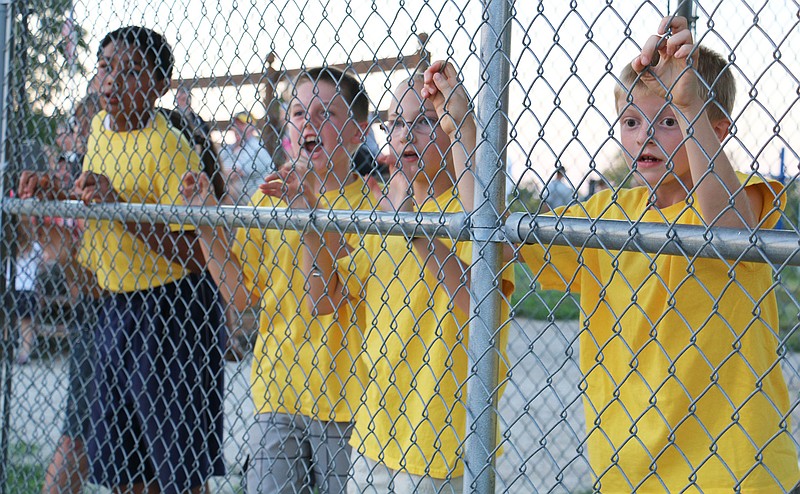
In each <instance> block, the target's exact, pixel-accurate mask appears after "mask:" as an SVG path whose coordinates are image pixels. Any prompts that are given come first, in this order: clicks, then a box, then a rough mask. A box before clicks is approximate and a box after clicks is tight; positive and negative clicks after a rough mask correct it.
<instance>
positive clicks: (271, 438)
mask: <svg viewBox="0 0 800 494" xmlns="http://www.w3.org/2000/svg"><path fill="white" fill-rule="evenodd" d="M352 427H353V426H352V424H351V423H350V422H321V421H319V420H315V419H313V418H311V417H306V416H305V415H299V414H298V415H289V414H284V413H263V414H258V415H256V416H255V424H254V426H253V427H252V428H251V429H250V431H249V438H248V441H247V442H248V446H249V448H250V460H249V462H248V466H247V472H246V479H245V486H246V489H245V491H246V492H247V493H248V494H268V493H269V494H284V493H287V494H288V493H291V494H295V493H303V494H310V493H312V492H318V493H319V494H327V493H331V494H333V493H340V492H344V491H345V486H346V485H347V478H348V472H349V470H350V446H349V444H348V442H349V440H350V433H351V432H352ZM315 489H316V490H315Z"/></svg>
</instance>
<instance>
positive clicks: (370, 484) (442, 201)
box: [263, 62, 513, 494]
mask: <svg viewBox="0 0 800 494" xmlns="http://www.w3.org/2000/svg"><path fill="white" fill-rule="evenodd" d="M434 65H435V67H436V70H442V69H443V68H444V70H446V71H447V73H448V75H449V76H450V77H451V78H453V80H455V77H456V74H455V70H454V69H453V67H451V66H449V65H448V66H447V67H446V68H445V67H444V64H442V63H441V62H437V63H436V64H434ZM422 88H423V80H422V78H421V77H415V78H412V79H410V80H408V81H406V82H403V83H401V84H399V86H398V88H397V89H396V91H395V101H396V104H395V105H394V106H393V107H392V108H391V110H390V114H389V121H388V122H386V124H385V126H386V128H385V130H386V132H387V133H388V134H389V147H390V149H391V161H393V162H394V165H393V166H392V176H391V178H390V183H389V188H388V189H389V190H388V201H386V202H388V203H389V204H391V208H392V209H393V210H396V211H419V212H429V213H436V212H456V211H459V210H461V206H460V203H459V198H458V196H457V194H456V188H455V182H454V178H455V177H454V175H453V171H454V166H453V162H454V161H463V160H466V159H467V155H466V152H465V151H466V149H465V148H464V147H463V146H461V144H460V143H458V142H457V141H456V139H455V137H456V135H457V132H459V131H460V132H462V133H469V132H472V133H473V136H474V123H473V122H472V121H471V120H468V119H466V118H464V114H462V115H461V116H460V117H459V116H458V115H452V116H444V115H440V114H438V113H437V109H436V107H434V105H433V103H432V102H431V101H428V100H426V99H425V98H424V97H423V96H422V94H421V93H422ZM457 98H458V100H459V101H460V102H463V103H464V104H463V106H462V107H460V108H461V109H462V110H463V111H464V112H466V109H467V107H468V103H469V101H468V100H467V98H466V94H464V93H463V91H462V92H458V93H457V94H456V95H455V96H453V101H455V100H456V99H457ZM453 112H454V113H456V112H457V110H453ZM457 125H461V127H460V128H459V129H457ZM472 140H473V141H474V137H473V139H472ZM462 167H463V165H462ZM286 186H289V187H296V186H297V184H296V183H294V181H287V182H286V183H280V182H277V181H273V182H272V183H269V184H267V185H265V187H264V189H263V190H265V192H267V193H275V194H277V193H279V192H278V191H279V189H280V187H286ZM273 191H274V192H273ZM306 195H307V202H308V203H309V204H313V203H314V201H315V197H314V195H313V194H310V193H308V194H306ZM321 241H322V238H321V237H320V236H319V235H316V234H314V233H313V232H307V233H306V235H305V236H304V243H305V244H306V246H307V248H308V254H307V255H306V257H305V259H304V266H305V269H306V272H307V274H308V277H309V278H308V279H309V293H310V295H311V297H310V298H309V299H308V304H309V305H311V306H312V307H313V308H314V310H316V311H318V312H319V313H321V314H324V313H328V312H332V311H334V312H335V311H341V310H343V309H344V308H346V307H349V306H350V305H351V304H355V305H357V306H365V307H366V310H367V324H366V326H365V327H364V328H363V330H364V338H365V342H364V353H363V354H362V359H363V361H364V365H365V366H366V367H367V368H368V369H369V375H368V381H365V386H366V392H365V394H364V397H363V404H362V407H361V409H360V410H359V411H358V414H357V417H356V424H355V430H354V433H353V437H352V440H351V444H352V445H353V448H354V450H353V478H352V480H351V483H350V484H349V485H348V492H350V493H358V494H367V493H371V494H377V493H385V492H422V493H427V492H431V493H432V492H442V493H457V492H461V491H462V488H463V485H462V475H463V468H464V465H463V463H462V462H461V461H460V454H461V451H460V447H461V446H460V445H461V443H462V442H463V440H464V437H465V420H466V418H465V415H466V411H465V407H464V396H463V394H464V383H465V381H466V378H467V375H468V370H467V355H466V346H467V328H466V321H467V310H468V307H469V297H468V292H467V290H466V286H465V285H464V283H463V279H464V278H463V276H464V270H465V263H464V262H463V261H464V260H465V261H466V262H467V263H468V262H470V253H469V244H467V243H464V244H459V245H458V246H455V247H454V246H453V243H452V242H451V241H448V240H446V239H437V238H432V239H431V238H424V237H423V238H415V239H411V238H408V237H406V236H404V235H387V236H383V235H367V236H365V237H364V238H363V241H362V244H361V245H360V246H359V247H358V248H355V249H347V250H348V255H346V256H342V254H344V253H343V252H342V246H343V245H344V244H343V242H342V241H341V239H338V238H337V235H336V234H326V235H325V238H324V243H321ZM337 257H338V258H339V259H336V258H337ZM498 284H499V285H502V290H503V292H504V293H505V294H506V295H508V294H509V293H510V292H511V291H512V290H513V282H512V281H511V279H510V278H509V277H506V279H504V280H502V281H498ZM498 338H499V339H500V343H499V344H500V346H501V348H505V344H506V338H507V334H506V333H501V334H499V335H498Z"/></svg>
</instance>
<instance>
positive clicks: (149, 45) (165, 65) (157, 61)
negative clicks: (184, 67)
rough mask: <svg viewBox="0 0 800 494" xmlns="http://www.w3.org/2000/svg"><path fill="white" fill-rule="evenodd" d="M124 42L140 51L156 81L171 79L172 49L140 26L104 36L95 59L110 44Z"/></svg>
mask: <svg viewBox="0 0 800 494" xmlns="http://www.w3.org/2000/svg"><path fill="white" fill-rule="evenodd" d="M118 41H124V42H126V43H129V44H131V45H133V46H135V47H137V48H139V49H140V50H142V54H143V55H144V57H145V58H146V59H147V60H148V61H149V62H150V63H152V64H153V67H154V68H155V69H156V70H155V77H156V79H158V80H164V79H171V78H172V69H173V68H174V67H175V56H174V55H173V54H172V47H171V46H170V44H169V43H168V42H167V40H166V39H165V38H164V36H162V35H161V34H159V33H157V32H155V31H153V30H152V29H149V28H146V27H141V26H125V27H121V28H119V29H117V30H115V31H111V32H110V33H108V34H106V35H105V37H104V38H103V40H102V41H101V42H100V48H98V50H97V57H98V58H100V56H101V55H102V54H103V49H104V48H105V47H106V46H108V45H109V44H111V43H115V42H118Z"/></svg>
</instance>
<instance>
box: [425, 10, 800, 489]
mask: <svg viewBox="0 0 800 494" xmlns="http://www.w3.org/2000/svg"><path fill="white" fill-rule="evenodd" d="M668 33H669V34H668ZM656 54H657V55H658V57H656ZM654 59H655V60H654ZM651 63H652V64H653V65H652V66H651ZM426 78H427V81H428V86H427V87H428V88H429V91H430V92H431V93H437V92H439V93H442V94H443V95H447V94H448V92H449V91H450V87H449V86H448V85H447V83H446V81H445V80H444V79H442V78H441V77H440V76H438V75H436V74H433V73H431V74H426ZM621 83H622V84H623V85H624V86H625V87H624V88H622V89H620V90H617V91H616V94H615V96H616V100H617V108H618V110H619V112H620V117H619V121H620V127H621V129H620V140H621V143H622V145H623V147H624V148H625V152H626V156H627V158H628V161H629V165H630V166H631V167H632V169H633V170H634V171H635V174H636V176H637V177H638V178H639V179H641V181H643V182H644V183H645V184H646V185H645V186H644V187H639V188H634V189H630V190H619V191H605V192H602V193H599V194H597V195H595V196H593V197H592V198H591V199H589V200H588V201H587V202H585V203H583V204H581V205H578V206H574V207H571V208H569V209H566V210H564V209H560V210H556V214H557V215H566V216H575V217H583V218H587V219H589V218H591V219H595V218H602V219H612V220H624V221H633V222H656V223H669V224H689V225H707V226H713V227H717V226H725V227H735V228H745V229H754V228H771V227H772V226H773V225H774V224H775V221H776V220H777V215H772V214H770V213H771V212H772V209H773V199H774V197H775V195H776V194H777V193H778V192H779V189H780V185H779V184H775V183H765V182H762V181H761V180H759V179H757V178H755V177H750V176H746V175H741V174H737V173H736V172H734V170H733V168H732V167H731V164H730V162H729V161H728V159H727V157H726V156H725V153H724V152H723V151H722V148H721V141H722V140H724V139H725V137H726V135H727V133H728V128H729V126H730V120H729V118H728V115H730V112H731V109H732V106H733V98H734V94H735V83H734V80H733V75H732V73H731V71H730V70H729V69H728V68H727V63H726V61H725V60H724V59H722V58H721V57H720V56H719V55H717V54H716V53H714V52H712V51H711V50H708V49H705V48H703V47H698V46H695V45H694V44H693V41H692V36H691V33H690V31H689V30H688V28H687V22H686V19H683V18H680V17H668V18H665V19H664V20H663V21H662V22H661V24H660V26H659V28H658V35H656V36H652V37H650V39H648V40H647V42H646V43H645V45H644V47H643V50H642V53H641V54H640V55H639V56H638V57H636V59H634V60H633V62H632V63H631V64H630V66H629V67H627V68H626V69H625V70H624V71H623V73H622V76H621ZM712 85H713V87H712V88H711V90H713V96H712V93H711V92H710V90H709V86H712ZM469 178H470V174H469V173H466V174H464V175H463V176H462V177H461V181H460V182H459V185H460V186H462V187H463V188H462V190H461V193H462V195H463V196H466V197H467V198H471V197H472V183H471V181H470V180H469ZM520 252H521V253H522V255H523V257H524V259H525V262H526V263H528V265H530V266H531V267H532V268H533V272H534V273H537V272H540V270H541V273H540V274H539V275H538V279H537V281H538V282H540V283H541V284H542V287H543V288H545V289H559V290H567V289H568V290H570V291H572V292H580V301H581V308H582V312H583V314H584V315H585V316H584V317H585V319H584V321H582V322H583V326H582V327H583V328H584V330H583V332H582V333H581V335H580V363H581V369H582V371H583V373H584V375H585V382H586V394H585V397H584V407H585V412H586V422H587V434H588V448H589V457H590V463H591V466H592V469H593V471H594V474H595V475H596V483H595V485H594V488H596V489H598V490H601V491H602V492H604V493H618V492H619V493H622V492H633V491H635V492H687V491H688V492H720V493H722V492H732V491H734V490H735V489H740V491H741V492H759V493H760V492H787V491H790V490H791V489H792V488H793V487H794V486H795V484H796V483H797V481H798V464H797V454H796V450H795V445H794V441H793V440H792V438H791V435H790V426H789V424H788V419H786V417H787V415H788V412H789V397H788V392H787V386H786V383H785V381H784V378H783V375H782V373H781V368H780V365H779V363H778V362H777V359H778V354H777V339H776V337H775V335H776V333H777V330H778V317H777V307H776V302H775V296H774V292H773V291H772V272H771V270H770V267H769V265H767V264H759V263H752V262H737V263H733V262H728V261H723V260H718V259H700V258H696V259H689V258H687V257H680V256H667V255H647V254H642V253H635V252H607V251H603V250H598V249H582V250H578V249H575V248H570V247H559V246H551V247H549V249H548V250H547V253H548V254H549V256H550V258H549V259H548V263H545V261H544V255H545V250H544V248H543V247H542V246H541V245H536V244H533V245H525V246H522V247H521V248H520ZM565 280H567V281H565ZM737 492H738V491H737Z"/></svg>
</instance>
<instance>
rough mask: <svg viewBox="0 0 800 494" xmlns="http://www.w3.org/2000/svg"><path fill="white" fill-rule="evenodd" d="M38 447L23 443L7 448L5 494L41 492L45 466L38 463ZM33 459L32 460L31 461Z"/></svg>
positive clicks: (33, 493) (34, 493)
mask: <svg viewBox="0 0 800 494" xmlns="http://www.w3.org/2000/svg"><path fill="white" fill-rule="evenodd" d="M38 451H39V447H38V446H37V445H34V444H28V443H26V442H24V441H21V442H18V443H14V444H12V445H11V447H10V448H9V462H8V470H7V472H6V473H7V475H8V479H7V481H6V485H5V492H13V493H14V494H36V493H39V492H41V490H42V484H43V483H44V474H45V466H44V465H41V464H40V463H38V462H37V461H36V460H35V458H37V454H36V453H37V452H38ZM32 459H33V460H32Z"/></svg>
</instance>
